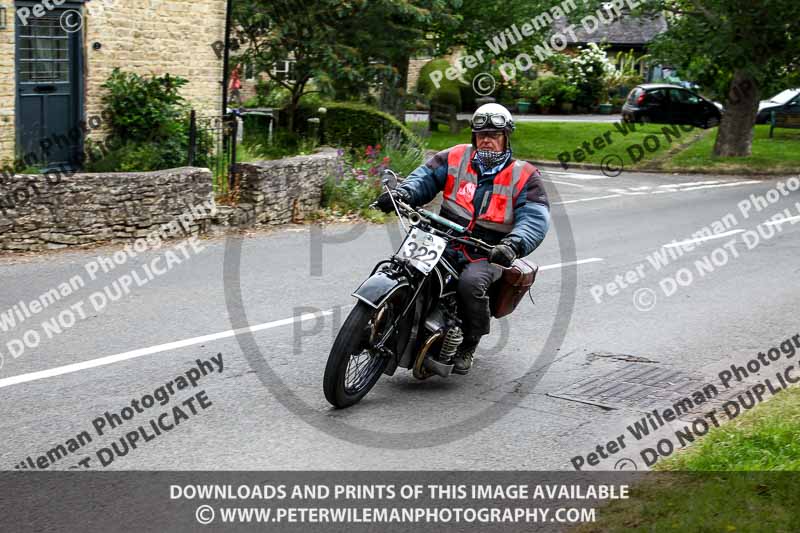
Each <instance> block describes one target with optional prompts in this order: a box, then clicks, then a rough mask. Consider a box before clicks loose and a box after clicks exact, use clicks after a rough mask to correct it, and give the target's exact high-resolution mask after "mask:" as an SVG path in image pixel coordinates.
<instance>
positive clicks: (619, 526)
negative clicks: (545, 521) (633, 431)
mask: <svg viewBox="0 0 800 533" xmlns="http://www.w3.org/2000/svg"><path fill="white" fill-rule="evenodd" d="M798 470H800V388H793V389H788V390H785V391H782V392H780V393H779V394H777V395H776V396H775V397H774V398H772V399H771V400H769V401H767V402H765V403H762V404H759V405H758V406H756V407H754V408H753V409H751V410H750V411H748V412H746V413H745V414H743V415H740V416H739V417H737V418H736V419H735V420H733V421H731V422H729V423H727V424H725V425H723V426H721V427H719V428H716V429H713V430H712V431H710V432H709V434H708V435H707V436H706V437H704V438H703V439H702V440H700V441H698V443H697V444H696V445H694V446H692V447H690V448H688V449H686V450H683V451H682V452H680V453H678V454H676V455H675V456H673V457H671V458H669V459H666V460H665V461H663V462H660V463H658V464H657V465H656V472H655V473H652V474H649V475H648V476H649V477H648V478H647V479H646V481H644V482H643V483H640V484H638V485H635V486H634V487H632V488H631V498H630V499H629V500H620V501H615V502H613V503H612V504H611V505H609V506H607V507H605V508H602V509H600V510H598V516H599V517H600V521H598V522H597V523H594V524H585V525H583V526H581V527H578V528H576V530H575V531H578V532H582V533H589V532H592V533H594V532H600V531H603V532H606V531H725V532H733V531H771V532H772V531H787V532H788V531H797V530H798V527H799V526H798V524H800V508H798V506H797V497H798V492H800V487H798V483H797V475H796V474H795V473H794V472H796V471H798Z"/></svg>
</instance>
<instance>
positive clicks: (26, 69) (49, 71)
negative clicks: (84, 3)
mask: <svg viewBox="0 0 800 533" xmlns="http://www.w3.org/2000/svg"><path fill="white" fill-rule="evenodd" d="M25 4H27V2H18V6H19V5H25ZM66 11H68V10H67V9H54V10H52V11H50V12H48V13H46V14H45V15H44V16H42V17H38V18H37V17H30V18H29V19H28V20H26V21H25V23H23V22H22V21H21V20H20V18H19V17H16V42H17V46H16V50H17V54H16V62H17V95H18V99H17V102H18V105H17V132H18V134H17V140H18V146H19V151H20V152H21V154H20V155H22V156H24V157H27V158H28V160H29V161H30V160H33V159H34V157H31V156H32V155H34V154H35V160H36V161H37V163H35V166H38V167H41V168H45V167H59V166H68V167H74V166H76V165H77V164H78V163H79V155H80V154H81V152H82V151H83V144H82V143H83V139H82V135H80V129H78V128H77V126H78V122H79V120H80V105H79V103H80V102H79V97H80V82H81V78H80V76H81V69H80V53H81V48H80V34H81V31H80V30H78V31H67V29H70V30H73V28H69V26H66V28H67V29H65V25H64V24H62V21H63V20H71V19H70V18H69V16H67V17H66V18H65V17H64V14H65V12H66ZM73 14H74V12H73ZM68 15H69V14H68Z"/></svg>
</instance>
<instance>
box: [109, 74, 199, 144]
mask: <svg viewBox="0 0 800 533" xmlns="http://www.w3.org/2000/svg"><path fill="white" fill-rule="evenodd" d="M187 83H188V80H186V79H184V78H180V77H172V76H170V75H169V74H165V75H164V76H151V77H144V76H140V75H139V74H135V73H133V72H122V71H121V70H120V69H119V68H115V69H114V71H113V72H112V73H111V76H109V78H108V80H107V81H106V82H105V83H104V84H103V85H102V87H103V88H104V89H106V91H107V92H106V94H105V95H104V96H103V104H105V108H106V111H108V113H109V115H110V124H111V129H112V131H113V132H114V134H116V135H117V136H118V137H119V138H121V139H129V140H131V141H147V140H150V139H153V138H168V137H171V136H173V135H175V134H176V133H179V131H180V129H181V122H182V120H181V118H182V117H183V116H185V114H186V111H187V107H186V101H185V100H184V99H183V97H182V96H181V95H180V93H179V91H180V88H181V87H183V86H184V85H186V84H187Z"/></svg>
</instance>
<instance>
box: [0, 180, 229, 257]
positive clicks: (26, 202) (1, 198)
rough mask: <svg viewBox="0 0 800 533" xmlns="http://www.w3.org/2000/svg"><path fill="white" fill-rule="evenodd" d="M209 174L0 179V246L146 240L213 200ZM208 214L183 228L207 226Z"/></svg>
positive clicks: (41, 246)
mask: <svg viewBox="0 0 800 533" xmlns="http://www.w3.org/2000/svg"><path fill="white" fill-rule="evenodd" d="M212 179H213V177H212V174H211V171H210V170H207V169H200V168H179V169H173V170H163V171H158V172H142V173H136V174H126V173H113V174H72V175H62V174H58V173H52V174H48V175H18V176H14V177H13V178H12V179H10V180H0V250H47V249H55V248H64V247H65V246H68V245H75V244H91V243H97V242H105V241H126V240H132V239H136V238H139V237H145V236H147V235H148V234H149V233H150V232H152V231H153V230H156V229H158V228H159V227H160V226H161V225H162V224H169V223H171V222H173V221H174V220H176V217H178V216H179V215H184V214H186V213H187V212H191V208H192V207H196V206H200V205H203V204H204V203H205V205H206V206H209V205H213V198H214V196H213V192H212ZM209 202H210V203H209ZM208 211H209V213H208V214H207V215H206V216H203V215H202V214H201V215H199V216H196V217H193V218H194V220H193V221H192V222H191V223H190V224H187V225H188V226H189V227H188V229H189V232H190V233H204V232H205V231H207V230H208V228H209V227H210V224H211V213H210V211H212V210H211V209H208Z"/></svg>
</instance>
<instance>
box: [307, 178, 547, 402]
mask: <svg viewBox="0 0 800 533" xmlns="http://www.w3.org/2000/svg"><path fill="white" fill-rule="evenodd" d="M398 178H399V177H398V176H397V174H395V173H394V172H392V171H391V170H387V171H386V173H385V174H384V178H383V186H384V188H385V189H386V190H387V191H390V194H391V192H392V191H393V190H394V188H396V186H397V180H398ZM392 202H393V204H394V207H395V211H396V212H397V215H398V217H399V219H400V225H401V227H402V228H403V231H404V232H406V237H405V240H404V241H403V243H402V245H401V246H400V248H399V250H398V251H397V252H395V254H394V255H392V257H391V258H389V259H387V260H384V261H381V262H380V263H378V264H377V265H376V266H375V268H374V269H373V271H372V273H371V274H370V276H369V278H367V280H366V281H364V282H363V283H362V284H361V286H359V287H358V289H356V291H355V292H354V293H353V296H354V297H355V298H356V299H357V300H358V302H357V303H356V306H355V307H354V308H353V310H352V311H351V312H350V314H349V315H348V317H347V319H346V320H345V321H344V323H343V324H342V327H341V329H340V330H339V333H338V335H337V337H336V340H335V341H334V343H333V347H332V348H331V352H330V355H329V356H328V363H327V366H326V367H325V377H324V380H323V389H324V392H325V398H326V399H327V400H328V402H330V403H331V404H332V405H333V406H334V407H337V408H344V407H349V406H351V405H353V404H355V403H358V402H359V401H360V400H361V399H362V398H363V397H364V396H365V395H366V394H367V393H368V392H369V391H370V389H372V387H373V386H374V385H375V383H376V382H377V381H378V379H379V378H380V376H381V374H382V373H383V374H387V375H389V376H391V375H393V374H394V373H395V371H396V370H397V368H398V367H401V368H406V369H410V370H412V372H413V375H414V377H415V378H417V379H420V380H422V379H427V378H429V377H432V376H441V377H443V378H446V377H448V376H449V375H450V374H451V373H452V372H453V367H454V364H453V358H454V357H455V355H456V350H457V348H458V346H459V344H461V341H462V340H463V333H462V330H461V320H460V319H459V318H458V301H457V297H456V287H457V283H458V278H459V275H458V271H457V270H456V268H454V267H453V265H452V264H451V263H450V262H449V261H448V260H447V259H446V258H445V257H444V252H445V248H446V247H447V245H448V244H461V245H464V246H467V247H468V249H470V248H471V249H472V250H480V251H483V252H486V253H488V251H489V250H490V249H491V246H490V245H488V244H486V243H485V242H482V241H480V240H478V239H475V238H473V237H471V235H470V231H469V230H468V229H467V228H465V227H463V226H460V225H458V224H455V223H454V222H451V221H450V220H447V219H445V218H443V217H441V216H439V215H436V214H435V213H432V212H430V211H427V210H425V209H421V208H416V209H415V208H414V207H411V206H410V205H408V204H406V203H404V202H402V201H400V200H399V199H398V198H395V197H394V195H392ZM373 206H374V204H373ZM404 218H405V219H406V220H407V221H408V224H409V227H406V225H405V223H404V222H403V219H404ZM537 271H538V267H536V266H535V265H531V264H529V263H527V262H526V261H523V260H520V259H517V260H516V261H514V264H513V265H512V266H511V267H510V268H508V269H504V273H503V276H502V278H501V279H500V281H498V282H497V283H495V284H494V285H493V286H492V289H491V291H490V302H491V309H492V315H493V316H494V317H495V318H500V317H503V316H505V315H507V314H509V313H511V312H512V311H513V310H514V308H515V307H516V306H517V304H518V303H519V302H520V300H521V299H522V297H523V296H524V294H526V293H528V291H529V290H530V288H531V286H532V285H533V282H534V280H535V278H536V273H537Z"/></svg>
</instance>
